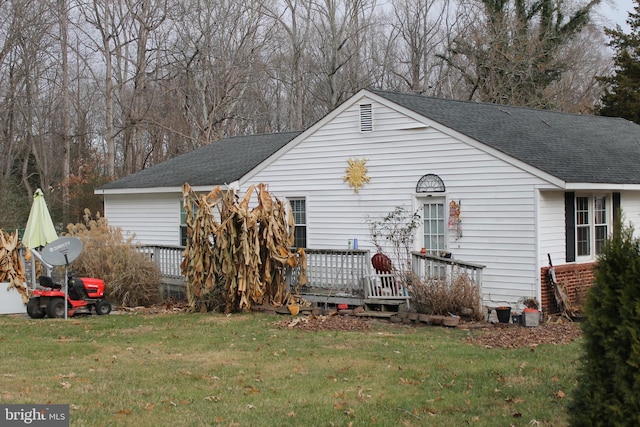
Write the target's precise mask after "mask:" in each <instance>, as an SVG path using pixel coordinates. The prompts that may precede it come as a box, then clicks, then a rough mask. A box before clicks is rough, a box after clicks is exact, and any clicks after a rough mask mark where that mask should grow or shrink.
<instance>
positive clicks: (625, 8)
mask: <svg viewBox="0 0 640 427" xmlns="http://www.w3.org/2000/svg"><path fill="white" fill-rule="evenodd" d="M634 4H635V2H634V1H633V0H606V1H605V2H603V4H602V5H601V6H600V9H599V10H600V13H602V14H603V15H604V16H605V17H606V18H607V19H608V20H610V21H611V22H612V23H613V24H614V25H615V24H619V25H620V26H621V27H622V28H625V29H627V28H628V27H627V24H626V23H625V21H626V20H627V18H628V16H629V12H631V11H632V10H633V6H634Z"/></svg>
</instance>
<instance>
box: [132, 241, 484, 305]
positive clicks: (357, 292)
mask: <svg viewBox="0 0 640 427" xmlns="http://www.w3.org/2000/svg"><path fill="white" fill-rule="evenodd" d="M140 251H141V252H143V253H145V254H147V255H148V256H149V258H150V259H152V260H153V261H155V262H156V263H157V265H158V267H159V268H160V271H161V273H162V283H161V287H160V292H161V295H162V296H163V297H165V298H166V297H173V298H175V299H179V297H180V296H181V295H185V294H186V282H185V278H184V276H183V275H182V272H181V270H180V263H181V262H182V254H183V252H184V247H180V246H155V245H154V246H141V247H140ZM306 255H307V278H308V282H307V285H306V286H298V283H297V277H298V271H297V270H296V269H289V270H287V273H286V278H287V283H288V285H289V287H290V289H291V290H292V291H295V290H296V288H297V291H298V294H299V295H300V296H301V297H303V298H304V299H306V300H308V301H310V302H312V303H314V304H317V305H318V306H321V305H332V306H333V305H337V304H348V305H350V306H361V305H365V306H366V301H369V304H373V303H372V301H382V302H381V303H380V304H381V306H380V307H382V308H385V303H384V301H393V303H389V304H387V305H388V306H389V307H387V308H385V310H387V309H391V311H393V310H396V311H397V309H393V308H391V306H392V305H394V306H398V305H399V304H406V305H407V306H408V305H409V303H410V296H409V295H408V291H407V290H406V289H405V288H404V287H402V286H395V282H394V277H393V275H392V274H376V273H375V272H374V271H373V267H372V265H371V261H370V260H371V253H370V251H368V250H343V249H306ZM412 267H413V271H414V274H416V275H417V276H418V277H420V278H429V277H436V278H438V279H442V280H452V278H454V277H456V276H457V275H459V274H465V275H467V276H468V277H469V278H470V279H471V280H473V281H475V282H476V283H477V284H478V285H479V286H480V289H482V270H483V268H484V266H482V265H479V264H473V263H467V262H463V261H459V260H455V259H451V258H442V257H438V256H434V255H430V254H422V253H420V252H413V253H412ZM372 307H373V306H372ZM385 310H382V309H375V308H374V309H373V310H372V311H381V312H382V311H385ZM387 311H388V310H387Z"/></svg>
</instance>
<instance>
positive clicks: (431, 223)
mask: <svg viewBox="0 0 640 427" xmlns="http://www.w3.org/2000/svg"><path fill="white" fill-rule="evenodd" d="M422 219H423V230H424V245H423V247H424V248H425V249H426V250H427V252H431V253H440V252H442V251H445V250H446V239H445V223H446V222H445V210H444V200H429V201H428V202H426V203H424V204H423V213H422Z"/></svg>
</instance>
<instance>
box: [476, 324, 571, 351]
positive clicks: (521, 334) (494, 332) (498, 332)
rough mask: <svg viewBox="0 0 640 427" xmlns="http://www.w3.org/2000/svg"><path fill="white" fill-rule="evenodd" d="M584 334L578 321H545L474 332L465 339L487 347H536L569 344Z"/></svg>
mask: <svg viewBox="0 0 640 427" xmlns="http://www.w3.org/2000/svg"><path fill="white" fill-rule="evenodd" d="M581 336H582V330H581V328H580V324H579V323H576V322H566V323H545V324H543V325H540V326H537V327H533V328H527V327H524V326H518V325H505V326H495V327H492V328H486V329H483V330H480V331H476V332H474V333H473V334H472V335H470V336H468V337H467V338H465V341H467V342H469V343H471V344H476V345H482V346H485V347H487V348H498V347H501V348H522V347H536V346H538V345H540V344H568V343H570V342H572V341H573V340H575V339H577V338H579V337H581Z"/></svg>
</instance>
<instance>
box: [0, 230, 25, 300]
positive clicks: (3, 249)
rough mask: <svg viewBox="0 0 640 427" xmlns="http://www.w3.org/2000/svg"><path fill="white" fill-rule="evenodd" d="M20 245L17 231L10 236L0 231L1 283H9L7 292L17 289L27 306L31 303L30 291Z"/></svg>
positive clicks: (0, 296)
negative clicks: (19, 250)
mask: <svg viewBox="0 0 640 427" xmlns="http://www.w3.org/2000/svg"><path fill="white" fill-rule="evenodd" d="M18 245H19V242H18V232H17V231H16V232H14V233H13V234H8V233H6V232H5V231H4V230H0V282H9V286H8V287H7V290H10V289H13V288H15V289H16V290H17V291H18V292H19V293H20V296H21V297H22V301H23V302H24V303H25V304H26V303H27V302H28V301H29V289H28V286H27V280H26V278H25V275H24V265H23V264H22V260H21V259H20V254H19V252H18ZM0 298H2V295H0Z"/></svg>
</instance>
